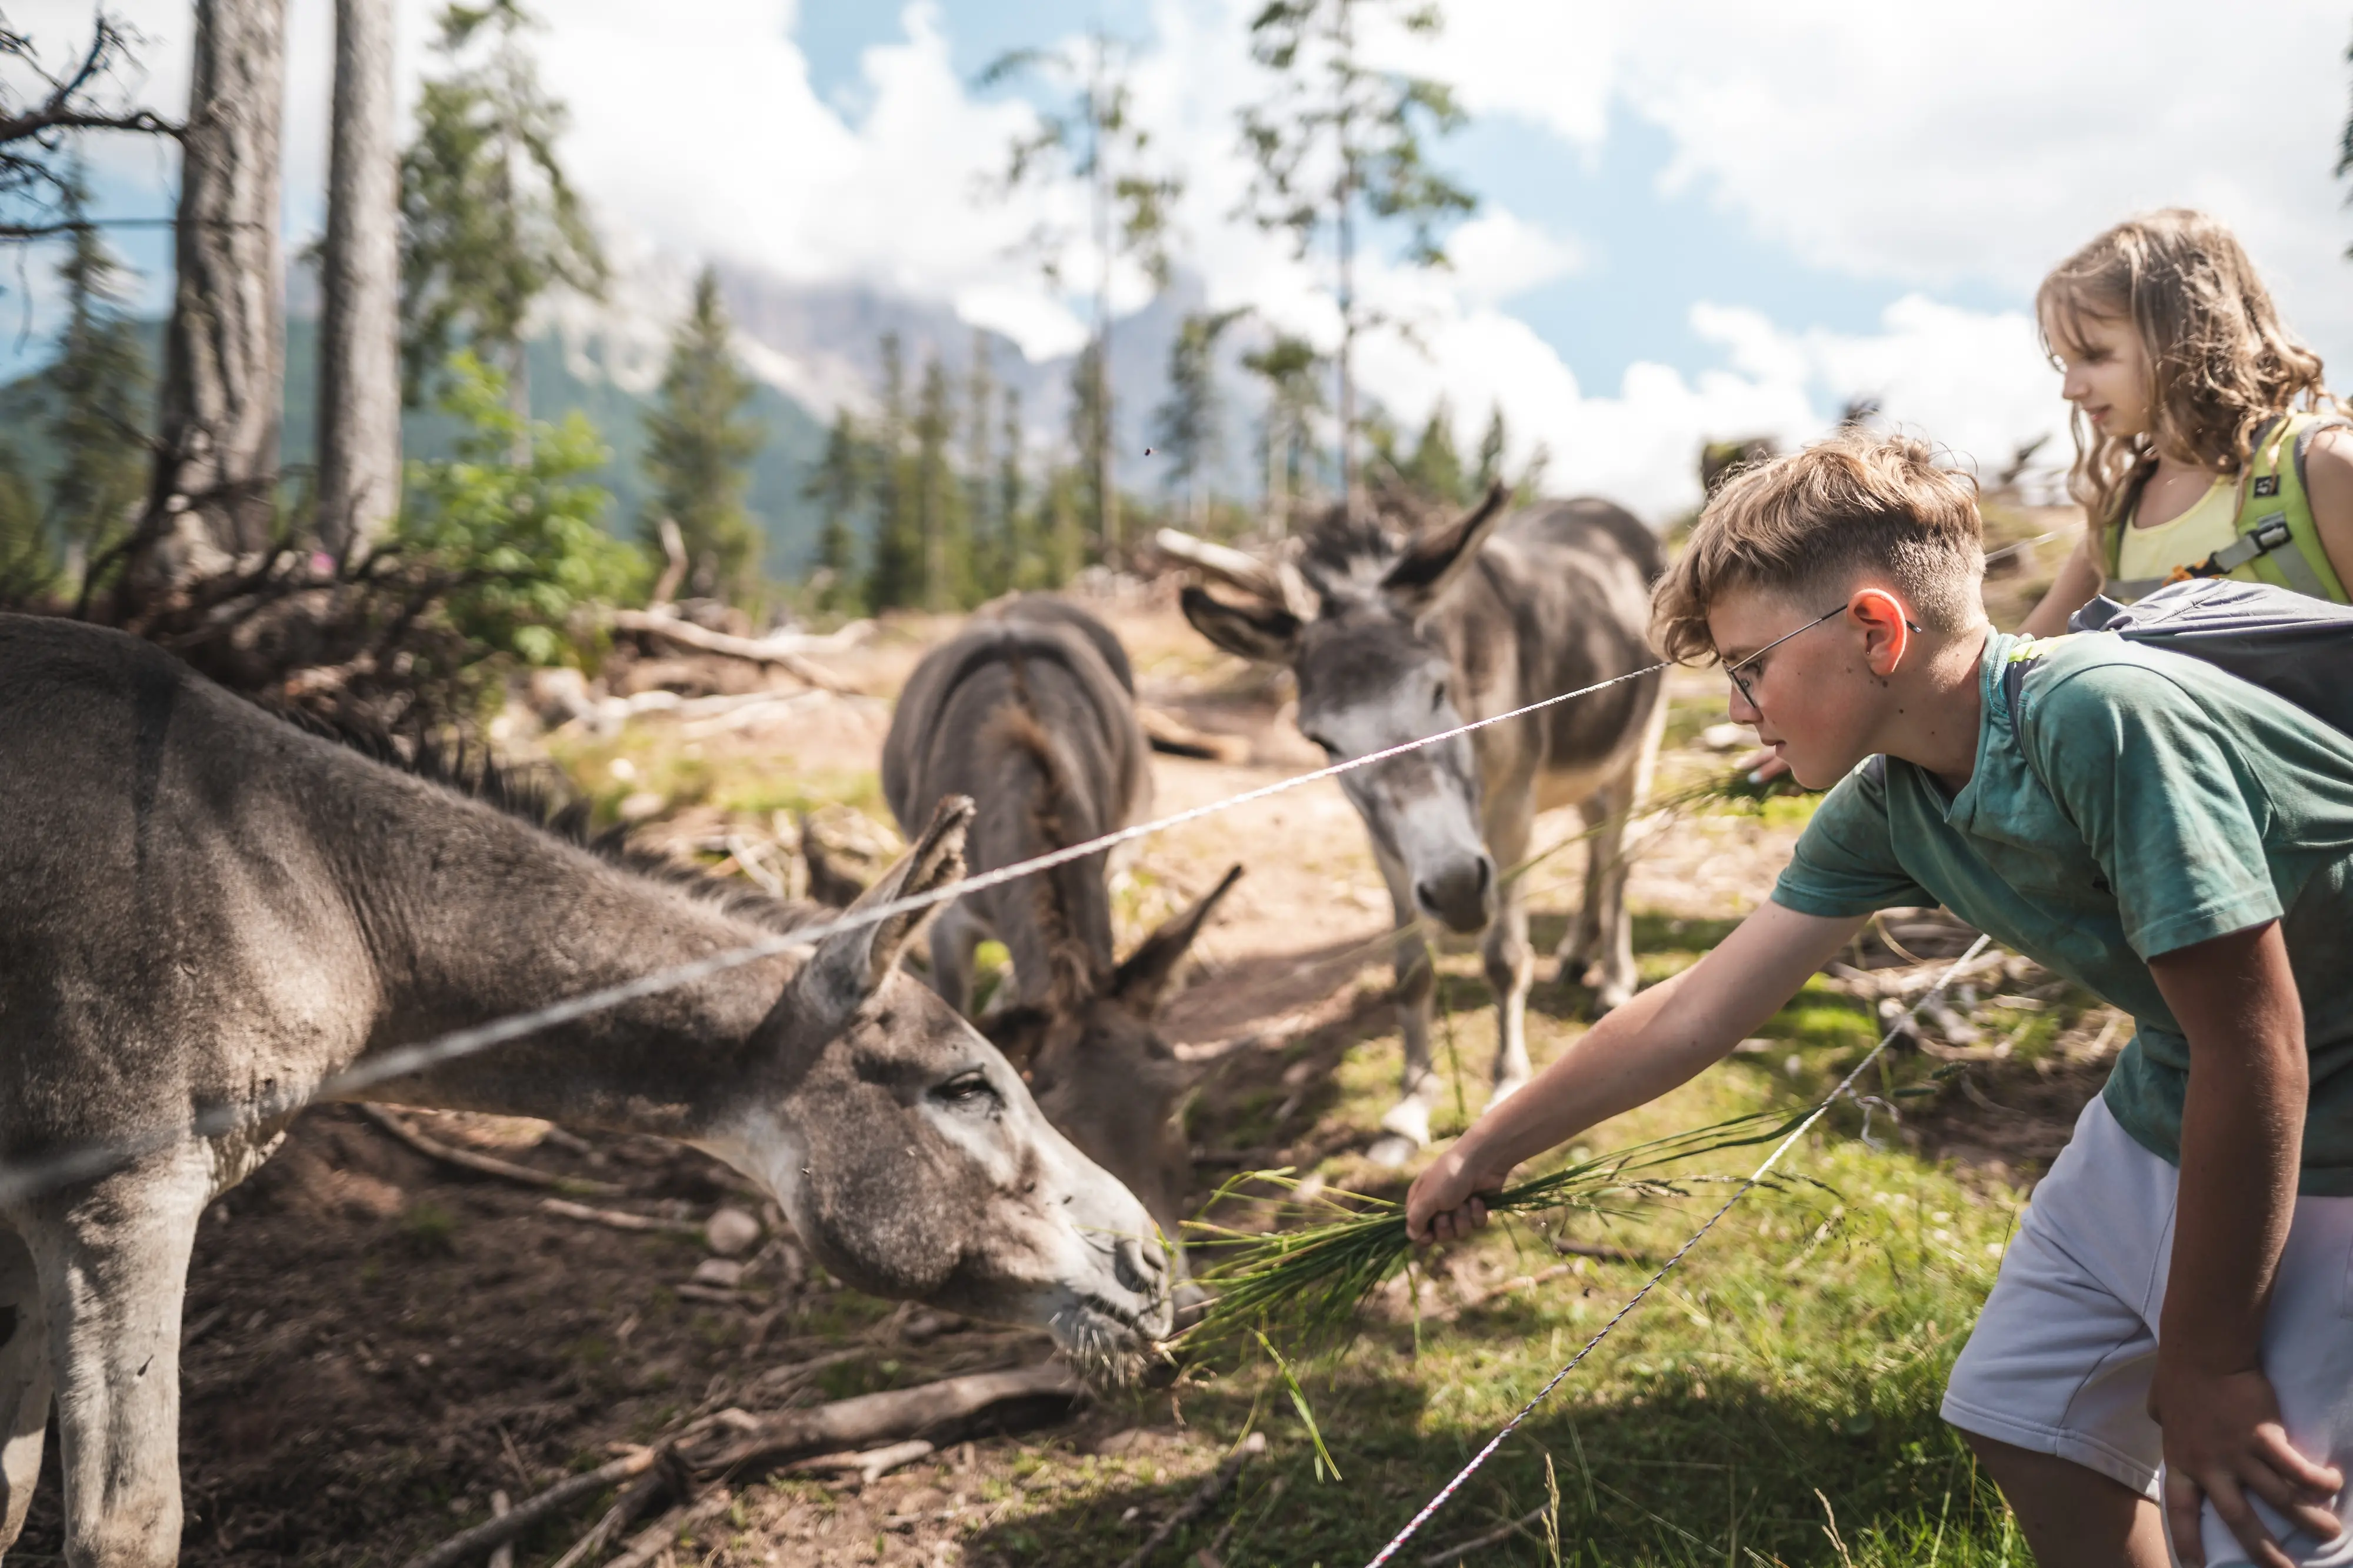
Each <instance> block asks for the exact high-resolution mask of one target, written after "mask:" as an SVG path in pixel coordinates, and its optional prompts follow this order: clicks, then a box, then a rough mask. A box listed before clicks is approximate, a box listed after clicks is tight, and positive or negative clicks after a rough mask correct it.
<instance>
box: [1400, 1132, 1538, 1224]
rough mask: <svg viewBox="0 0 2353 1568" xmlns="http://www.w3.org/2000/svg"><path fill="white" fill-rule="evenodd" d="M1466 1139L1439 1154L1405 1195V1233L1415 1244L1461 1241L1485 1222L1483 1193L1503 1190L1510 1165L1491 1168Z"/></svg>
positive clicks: (1509, 1171) (1485, 1206)
mask: <svg viewBox="0 0 2353 1568" xmlns="http://www.w3.org/2000/svg"><path fill="white" fill-rule="evenodd" d="M1469 1142H1470V1140H1469V1139H1467V1138H1466V1139H1464V1140H1462V1141H1461V1142H1458V1143H1456V1144H1455V1145H1454V1147H1453V1148H1451V1149H1449V1150H1448V1151H1447V1152H1445V1153H1443V1154H1440V1156H1439V1157H1438V1161H1437V1163H1435V1164H1433V1165H1431V1166H1430V1169H1428V1170H1426V1171H1424V1172H1423V1173H1421V1174H1420V1175H1419V1176H1416V1177H1415V1178H1414V1180H1413V1190H1412V1191H1410V1192H1409V1193H1407V1194H1406V1195H1405V1233H1406V1235H1407V1237H1409V1238H1410V1239H1411V1240H1412V1242H1413V1243H1414V1245H1415V1246H1417V1247H1427V1246H1429V1245H1430V1243H1431V1242H1433V1241H1461V1240H1464V1239H1466V1238H1467V1237H1469V1236H1470V1235H1471V1233H1472V1231H1474V1230H1478V1229H1480V1228H1482V1226H1485V1225H1486V1223H1487V1205H1486V1204H1485V1203H1484V1202H1483V1201H1482V1199H1481V1198H1480V1196H1479V1194H1482V1193H1493V1192H1499V1191H1501V1190H1502V1188H1503V1185H1504V1181H1505V1180H1506V1179H1507V1178H1508V1177H1509V1176H1510V1175H1511V1173H1512V1168H1511V1166H1509V1165H1504V1166H1503V1167H1502V1168H1501V1169H1493V1168H1491V1167H1490V1166H1488V1165H1486V1164H1485V1163H1482V1162H1481V1161H1480V1160H1479V1158H1478V1151H1477V1150H1476V1149H1475V1148H1466V1147H1465V1144H1467V1143H1469Z"/></svg>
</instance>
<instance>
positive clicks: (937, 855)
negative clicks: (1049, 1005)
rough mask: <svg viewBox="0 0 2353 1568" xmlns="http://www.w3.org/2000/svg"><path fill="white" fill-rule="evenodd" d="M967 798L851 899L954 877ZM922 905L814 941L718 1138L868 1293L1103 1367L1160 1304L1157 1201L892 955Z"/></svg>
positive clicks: (1158, 1324)
mask: <svg viewBox="0 0 2353 1568" xmlns="http://www.w3.org/2000/svg"><path fill="white" fill-rule="evenodd" d="M972 809H973V807H972V802H971V801H970V800H968V799H964V798H962V797H957V798H954V799H951V800H949V801H947V802H944V803H943V804H942V805H941V808H940V811H939V813H938V814H937V815H936V816H934V818H933V821H932V824H931V826H929V827H928V828H927V829H925V831H924V833H923V837H922V838H921V839H920V840H918V841H917V843H916V844H915V846H914V847H913V849H912V850H910V851H909V852H908V854H907V856H906V858H904V859H902V861H900V862H899V864H898V865H897V866H896V867H894V868H892V870H891V871H889V872H888V873H886V874H885V875H884V876H883V877H882V879H881V880H880V881H879V882H877V883H876V884H875V885H874V887H873V888H872V889H870V890H869V891H868V892H867V893H866V894H865V896H864V897H863V898H861V899H860V900H859V901H858V903H857V904H854V905H852V906H851V908H852V909H853V910H855V909H859V908H872V907H874V906H875V905H878V904H881V903H885V902H888V901H890V900H895V899H899V898H902V897H908V896H912V895H914V894H919V893H924V892H929V891H931V890H932V889H936V888H939V887H942V886H944V885H945V884H947V883H949V882H953V881H955V880H956V879H958V878H960V877H962V876H963V875H964V836H965V827H966V826H967V825H968V824H969V823H970V821H971V819H972ZM922 923H923V912H922V911H918V912H914V913H909V914H899V915H892V916H890V917H888V918H886V919H885V920H883V921H880V922H879V923H877V924H874V925H871V926H866V927H863V928H860V929H858V930H854V931H844V932H840V933H839V934H837V935H834V936H831V937H828V938H826V939H825V940H824V942H822V943H821V944H820V945H819V946H818V949H817V950H816V952H815V953H814V954H813V955H812V956H811V957H810V958H809V960H808V961H807V963H805V964H804V965H803V966H802V968H801V969H800V971H799V972H798V973H797V975H796V976H795V978H794V980H793V981H792V983H791V984H790V986H789V987H788V989H787V991H786V995H785V997H784V998H783V1000H782V1001H781V1002H780V1003H779V1005H778V1006H777V1008H776V1013H775V1014H774V1016H772V1018H771V1021H770V1026H771V1027H772V1028H774V1029H776V1030H777V1031H778V1032H779V1035H780V1037H781V1042H780V1043H781V1044H782V1045H783V1047H784V1048H783V1049H782V1050H781V1051H780V1052H779V1053H778V1054H777V1057H776V1059H777V1060H778V1061H779V1062H781V1063H782V1064H784V1069H785V1072H786V1081H785V1082H784V1083H783V1084H782V1085H781V1086H779V1087H780V1088H781V1090H782V1103H781V1104H777V1105H775V1106H773V1107H764V1108H763V1109H760V1110H754V1111H753V1112H752V1113H751V1114H750V1115H749V1117H748V1118H747V1119H746V1125H744V1126H743V1127H742V1128H741V1129H740V1130H739V1131H737V1132H736V1133H735V1134H734V1135H733V1136H732V1137H729V1138H724V1139H722V1140H718V1141H716V1142H718V1143H722V1144H725V1145H728V1146H729V1147H728V1149H727V1152H728V1153H729V1154H730V1156H731V1157H732V1158H734V1159H735V1160H737V1161H738V1163H743V1164H745V1165H746V1166H748V1167H749V1168H751V1169H752V1171H753V1173H754V1174H756V1175H758V1176H759V1177H761V1178H762V1179H764V1180H765V1182H766V1183H767V1184H768V1185H769V1187H770V1188H771V1189H772V1190H773V1191H774V1192H775V1193H776V1197H777V1200H778V1201H779V1202H780V1203H781V1204H783V1205H784V1207H785V1211H786V1214H787V1215H789V1216H790V1218H791V1220H792V1223H793V1226H794V1228H795V1229H796V1230H797V1232H798V1233H799V1235H800V1237H801V1239H802V1240H803V1241H804V1242H805V1243H806V1244H807V1247H809V1249H810V1250H811V1251H812V1252H813V1253H815V1254H816V1256H817V1258H818V1260H819V1261H821V1262H822V1263H824V1264H825V1266H826V1267H827V1268H829V1269H831V1270H832V1271H833V1272H834V1273H835V1274H837V1275H839V1277H840V1278H842V1279H845V1280H847V1281H849V1283H850V1284H852V1285H854V1286H857V1287H858V1288H859V1289H863V1290H868V1291H871V1292H873V1293H874V1294H876V1295H881V1296H891V1297H897V1298H901V1299H904V1300H920V1301H925V1302H930V1303H934V1304H935V1305H938V1306H941V1307H944V1308H947V1309H950V1310H955V1311H959V1312H968V1313H971V1314H973V1315H975V1316H977V1317H984V1318H993V1319H997V1320H1000V1321H1011V1322H1026V1323H1034V1324H1038V1325H1040V1326H1043V1327H1047V1328H1050V1329H1051V1330H1052V1331H1053V1333H1054V1335H1055V1337H1056V1338H1057V1339H1058V1340H1059V1341H1060V1342H1061V1343H1062V1345H1063V1347H1064V1348H1065V1350H1067V1351H1071V1352H1075V1353H1077V1354H1078V1355H1079V1356H1081V1357H1082V1358H1083V1359H1085V1360H1089V1361H1092V1362H1094V1363H1099V1364H1103V1365H1106V1366H1108V1367H1111V1368H1113V1369H1114V1370H1123V1369H1124V1370H1132V1369H1133V1368H1134V1367H1135V1366H1136V1365H1138V1364H1140V1360H1141V1357H1142V1354H1143V1352H1145V1349H1146V1347H1147V1344H1148V1342H1150V1341H1151V1340H1153V1339H1155V1338H1156V1337H1158V1336H1159V1335H1161V1334H1164V1333H1166V1331H1167V1329H1168V1326H1169V1321H1170V1302H1169V1282H1168V1273H1169V1270H1168V1265H1167V1262H1166V1258H1165V1256H1164V1253H1163V1251H1162V1247H1161V1244H1160V1242H1159V1240H1158V1238H1157V1237H1155V1234H1154V1226H1153V1222H1152V1216H1151V1215H1148V1214H1147V1213H1145V1208H1144V1205H1141V1204H1139V1203H1138V1202H1137V1201H1136V1200H1135V1198H1134V1195H1133V1194H1130V1193H1129V1192H1128V1190H1127V1189H1126V1188H1124V1187H1123V1186H1121V1185H1120V1184H1119V1183H1118V1182H1116V1181H1114V1180H1113V1178H1112V1177H1111V1176H1110V1175H1109V1174H1108V1173H1105V1172H1104V1171H1103V1168H1102V1167H1101V1166H1099V1165H1097V1164H1096V1163H1094V1162H1093V1161H1092V1160H1090V1159H1088V1158H1087V1157H1086V1156H1085V1155H1084V1154H1082V1153H1081V1152H1079V1151H1078V1150H1077V1149H1075V1148H1073V1147H1071V1143H1070V1142H1069V1141H1068V1140H1066V1139H1065V1138H1063V1136H1062V1135H1061V1134H1060V1132H1057V1131H1055V1130H1054V1128H1053V1127H1052V1126H1051V1125H1050V1123H1049V1122H1048V1121H1047V1119H1046V1117H1045V1116H1044V1115H1043V1114H1042V1113H1041V1112H1040V1111H1039V1109H1038V1104H1037V1101H1036V1100H1033V1099H1032V1098H1031V1096H1030V1093H1029V1089H1028V1088H1027V1087H1026V1086H1025V1085H1024V1084H1023V1083H1022V1081H1021V1078H1020V1075H1019V1074H1018V1073H1017V1072H1016V1071H1015V1070H1014V1069H1013V1068H1012V1067H1011V1066H1009V1065H1008V1063H1007V1061H1006V1059H1005V1058H1004V1057H1003V1056H1002V1055H1001V1054H1000V1053H999V1052H998V1051H997V1048H996V1047H994V1046H992V1045H990V1044H989V1043H988V1041H987V1040H986V1039H984V1038H983V1037H981V1036H980V1034H979V1033H978V1032H977V1031H976V1030H975V1029H974V1028H973V1027H972V1026H970V1025H969V1024H967V1023H965V1020H964V1019H963V1018H962V1017H960V1016H958V1015H957V1014H956V1013H955V1011H954V1010H953V1009H951V1008H950V1007H949V1006H948V1005H946V1004H945V1003H944V1002H943V1001H941V1000H940V998H939V997H938V995H937V994H934V992H933V991H932V989H931V988H930V987H929V986H927V985H925V984H923V983H922V982H921V981H920V980H917V979H915V978H914V977H913V976H912V975H910V974H908V973H906V972H905V971H904V970H902V968H901V967H900V964H899V958H900V954H901V953H902V951H903V950H904V949H905V947H906V945H907V943H908V942H909V941H910V940H911V939H912V938H913V935H914V934H915V931H916V929H917V928H918V927H919V926H920V925H921V924H922Z"/></svg>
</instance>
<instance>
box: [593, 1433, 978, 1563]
mask: <svg viewBox="0 0 2353 1568" xmlns="http://www.w3.org/2000/svg"><path fill="white" fill-rule="evenodd" d="M938 1451H939V1450H938V1448H937V1447H934V1445H933V1444H932V1443H930V1442H929V1441H927V1440H926V1439H924V1438H922V1437H910V1438H908V1439H907V1440H906V1441H905V1442H903V1443H892V1444H890V1445H888V1446H887V1447H881V1448H869V1449H867V1450H866V1451H865V1452H864V1453H862V1454H820V1455H818V1457H817V1458H814V1459H796V1460H794V1461H793V1462H792V1463H791V1464H789V1465H787V1466H786V1467H785V1468H786V1470H788V1471H790V1472H791V1473H792V1474H794V1475H797V1476H801V1475H855V1476H856V1477H857V1478H858V1484H859V1485H860V1486H862V1487H871V1486H872V1485H873V1484H874V1483H875V1482H876V1481H879V1480H881V1479H882V1478H883V1477H884V1476H887V1475H889V1474H890V1473H891V1472H892V1470H895V1469H897V1468H899V1467H901V1466H902V1465H912V1464H913V1463H914V1462H915V1461H916V1460H917V1459H921V1458H926V1457H928V1456H930V1455H932V1454H935V1453H937V1452H938ZM556 1568H564V1564H562V1563H557V1564H556Z"/></svg>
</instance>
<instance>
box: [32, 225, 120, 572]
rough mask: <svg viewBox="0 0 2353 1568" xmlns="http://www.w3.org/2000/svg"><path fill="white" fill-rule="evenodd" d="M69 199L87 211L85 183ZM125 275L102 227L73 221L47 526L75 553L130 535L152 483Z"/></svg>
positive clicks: (76, 558) (52, 382)
mask: <svg viewBox="0 0 2353 1568" xmlns="http://www.w3.org/2000/svg"><path fill="white" fill-rule="evenodd" d="M68 205H69V211H70V212H71V213H72V214H73V216H75V217H77V218H79V216H80V212H81V196H80V192H79V184H77V186H76V188H75V189H74V190H73V191H72V192H71V193H70V194H69V197H68ZM122 277H123V267H122V264H121V262H120V261H118V260H117V259H116V258H115V256H114V253H113V251H111V249H109V248H108V247H107V244H106V241H105V240H104V239H102V238H101V237H100V236H99V233H98V231H97V230H96V229H94V228H89V227H83V228H78V229H76V230H74V231H73V237H72V242H71V244H70V245H69V247H68V248H67V251H66V255H65V258H64V259H63V260H62V261H60V262H59V263H58V281H59V282H61V283H63V284H64V285H65V289H66V317H65V324H64V325H63V326H62V327H61V328H60V329H59V330H58V343H57V358H56V360H55V362H54V363H52V364H51V365H50V367H49V374H48V380H49V387H50V390H51V392H52V393H54V394H55V395H56V398H57V406H56V410H55V412H53V413H52V414H51V415H50V416H49V426H48V437H49V442H50V445H51V446H52V447H54V448H55V449H56V452H57V468H56V469H55V471H54V473H53V474H52V476H51V478H50V480H49V501H48V527H49V531H50V533H51V535H52V536H53V537H54V538H55V539H56V540H57V541H58V542H60V543H62V544H63V545H64V546H65V550H66V553H67V556H68V558H69V561H72V562H76V563H79V562H82V561H87V560H88V559H89V558H90V556H92V555H95V554H97V553H98V552H100V551H102V550H104V549H105V548H106V547H107V546H108V545H109V544H111V543H113V542H115V540H116V539H118V538H119V537H121V534H122V532H123V531H124V530H125V528H126V527H127V526H128V525H129V522H130V520H131V515H132V511H133V510H135V509H136V508H137V507H138V506H139V504H140V502H141V501H142V500H143V499H144V497H145V494H146V489H147V479H148V454H147V448H146V443H145V440H144V438H143V435H142V433H143V431H144V430H145V428H146V426H147V421H148V419H149V418H150V416H151V410H150V409H149V407H148V405H147V389H148V368H147V354H146V351H145V350H144V349H143V348H142V346H141V345H140V342H139V330H138V327H137V325H136V323H134V322H133V321H132V320H131V318H130V317H129V316H128V315H127V314H126V313H125V312H124V310H123V300H124V297H125V289H124V287H123V282H122ZM19 477H20V478H21V474H20V475H19Z"/></svg>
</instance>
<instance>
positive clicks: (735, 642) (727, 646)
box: [613, 610, 860, 697]
mask: <svg viewBox="0 0 2353 1568" xmlns="http://www.w3.org/2000/svg"><path fill="white" fill-rule="evenodd" d="M613 625H614V626H615V627H617V629H619V630H621V631H625V632H635V633H637V634H638V636H640V637H660V638H661V639H662V640H664V641H665V642H673V643H676V644H678V646H679V647H691V648H692V649H694V650H695V652H697V653H715V654H718V655H720V656H722V657H723V658H742V659H749V660H751V661H752V662H753V663H754V664H772V665H774V666H776V668H778V669H781V670H783V671H784V672H785V673H786V674H787V675H789V676H791V677H792V678H793V679H796V680H799V681H803V682H806V683H807V684H808V685H810V686H814V687H816V688H817V689H818V690H820V691H830V692H832V693H834V694H835V695H836V696H838V697H856V696H858V695H859V694H860V693H859V691H858V689H857V688H856V687H854V686H851V685H849V683H848V682H847V681H845V680H843V679H841V678H840V677H839V676H838V675H835V674H833V673H832V672H831V671H829V670H827V669H824V668H819V667H818V666H817V665H815V664H812V663H811V662H810V661H809V660H807V659H806V658H802V657H801V656H800V655H799V654H797V653H796V652H794V651H793V650H792V649H790V648H786V647H777V646H776V644H774V643H770V642H763V641H762V640H761V639H759V638H758V637H734V636H732V635H730V634H729V633H726V632H714V631H712V630H709V629H708V628H706V627H703V626H696V625H695V624H694V623H693V622H692V621H689V620H681V618H679V617H678V616H665V615H659V614H656V613H655V612H653V611H651V610H616V611H614V612H613Z"/></svg>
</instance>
